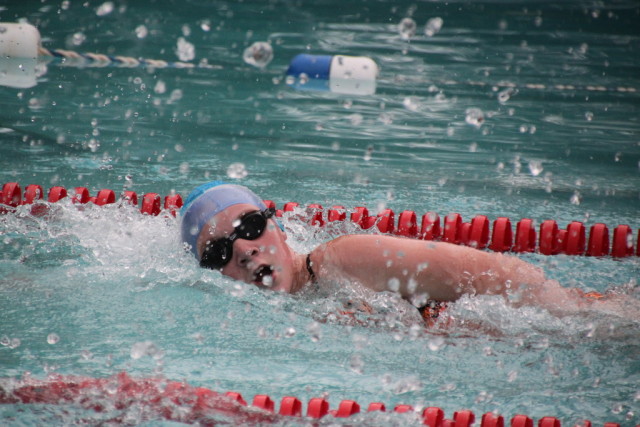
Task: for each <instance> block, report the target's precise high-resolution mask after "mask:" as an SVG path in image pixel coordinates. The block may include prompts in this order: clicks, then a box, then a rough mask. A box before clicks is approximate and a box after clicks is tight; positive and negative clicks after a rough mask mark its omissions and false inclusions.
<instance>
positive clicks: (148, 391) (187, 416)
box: [0, 372, 619, 427]
mask: <svg viewBox="0 0 640 427" xmlns="http://www.w3.org/2000/svg"><path fill="white" fill-rule="evenodd" d="M0 404H50V405H56V404H65V405H77V406H79V407H82V408H84V409H90V410H93V411H96V412H107V411H109V412H111V411H112V409H107V408H109V407H111V408H116V409H117V410H120V411H122V410H127V409H128V408H130V407H140V406H144V407H145V411H143V413H144V414H145V415H146V419H144V420H140V421H152V420H154V419H162V418H164V419H166V420H169V421H176V422H181V423H190V424H198V425H214V424H216V420H215V418H213V419H212V418H211V417H212V416H216V415H221V416H225V417H227V419H228V418H231V419H232V420H233V423H238V424H252V425H263V424H274V423H278V424H281V423H282V422H284V421H285V420H284V419H282V417H302V416H303V413H304V414H306V417H308V418H311V419H320V418H323V417H325V416H328V415H330V416H333V417H336V418H348V417H351V416H354V415H356V414H358V413H360V412H361V406H360V404H359V403H358V402H356V401H354V400H342V401H341V402H340V403H339V405H338V408H337V409H336V410H331V409H330V407H329V402H328V401H327V400H326V399H323V398H318V397H315V398H312V399H310V400H309V402H308V404H307V410H306V412H304V410H303V403H302V402H301V401H300V400H299V399H298V398H296V397H293V396H285V397H283V398H282V400H281V402H280V407H279V409H278V410H277V412H276V409H275V403H274V400H272V399H271V398H270V397H269V396H267V395H264V394H258V395H256V396H254V398H253V401H252V404H251V407H252V408H249V407H248V406H249V405H248V404H247V401H246V400H245V399H244V397H243V396H242V395H241V394H240V393H237V392H233V391H228V392H226V393H218V392H215V391H212V390H209V389H207V388H203V387H193V386H190V385H189V384H186V383H183V382H176V381H167V380H163V379H158V378H154V379H134V378H131V377H129V376H128V375H127V374H126V373H124V372H123V373H120V374H118V375H115V376H113V377H108V378H87V377H73V376H62V375H51V376H50V377H49V379H47V380H35V379H26V380H19V381H18V380H14V379H7V381H5V382H4V384H3V383H2V382H0ZM375 411H382V412H384V411H386V407H385V405H384V403H381V402H373V403H371V404H369V406H368V409H367V412H375ZM393 412H396V413H414V414H418V415H419V416H420V417H421V420H422V424H423V425H425V426H430V427H445V426H455V427H470V426H471V425H473V423H474V422H475V420H476V415H475V414H474V413H473V412H472V411H470V410H467V409H465V410H460V411H455V412H454V413H453V417H452V418H451V419H446V418H445V414H444V411H443V410H442V409H441V408H438V407H433V406H432V407H426V408H424V409H422V410H420V409H417V408H415V407H413V406H411V405H405V404H399V405H396V406H395V407H394V409H393ZM112 420H113V419H112ZM113 421H118V419H115V420H113ZM120 421H122V420H120ZM504 425H505V418H504V417H503V416H502V415H500V414H496V413H493V412H488V413H485V414H483V415H482V417H481V418H480V426H481V427H504ZM510 425H511V426H512V427H533V425H534V421H533V419H532V418H530V417H528V416H526V415H522V414H517V415H515V416H513V417H512V418H511V420H510ZM537 425H538V426H539V427H561V421H560V420H559V419H558V418H555V417H550V416H545V417H542V418H540V419H539V420H538V423H537ZM582 425H584V426H591V422H590V421H588V420H584V421H583V422H582ZM605 426H607V427H619V424H616V423H606V424H605Z"/></svg>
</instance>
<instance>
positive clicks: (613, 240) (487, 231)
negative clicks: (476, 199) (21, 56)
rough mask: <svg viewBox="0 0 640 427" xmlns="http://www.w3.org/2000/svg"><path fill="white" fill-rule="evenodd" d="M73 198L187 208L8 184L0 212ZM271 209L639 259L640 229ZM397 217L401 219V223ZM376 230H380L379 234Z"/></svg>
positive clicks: (319, 222) (315, 207)
mask: <svg viewBox="0 0 640 427" xmlns="http://www.w3.org/2000/svg"><path fill="white" fill-rule="evenodd" d="M66 197H70V198H71V201H72V202H73V203H78V204H86V203H93V204H95V205H98V206H104V205H109V204H114V203H122V204H129V205H132V206H134V207H136V209H138V210H139V211H140V212H141V213H142V214H143V215H154V216H155V215H160V214H168V215H173V216H175V215H176V213H177V211H178V210H179V209H180V208H181V207H182V204H183V198H182V196H181V195H180V194H177V193H176V194H169V195H167V196H165V197H164V198H163V197H161V196H160V194H158V193H147V194H145V195H143V196H142V197H141V198H139V197H138V194H137V193H136V192H134V191H124V192H123V193H122V194H121V195H119V196H117V195H116V193H115V192H114V191H113V190H110V189H102V190H99V191H98V192H97V193H96V195H95V196H91V194H90V192H89V190H88V189H87V188H86V187H75V188H73V189H71V190H67V189H66V188H65V187H61V186H54V187H51V188H50V189H49V192H48V193H47V196H46V199H45V192H44V190H43V188H42V186H40V185H36V184H30V185H27V186H26V187H25V190H24V193H23V192H22V189H21V187H20V185H19V184H18V183H17V182H8V183H5V184H4V185H3V186H2V191H0V213H8V212H10V211H12V210H14V209H15V208H17V207H18V206H20V205H33V207H32V214H34V215H39V216H43V215H46V211H47V205H46V204H45V203H42V202H47V203H56V202H58V201H60V200H62V199H64V198H66ZM264 202H265V204H266V205H267V207H269V208H273V209H276V216H278V217H282V216H283V215H284V214H285V213H287V212H290V213H292V214H296V215H299V216H300V217H301V219H303V220H305V221H307V222H308V223H309V224H311V225H313V226H318V227H323V226H325V225H326V224H328V223H331V222H334V221H347V220H348V221H351V222H353V223H355V224H357V225H359V226H360V228H362V229H364V230H369V229H372V228H373V227H376V228H377V230H378V231H379V232H381V233H386V234H394V235H398V236H404V237H409V238H414V239H422V240H437V241H443V242H449V243H454V244H458V245H466V246H471V247H475V248H478V249H489V250H491V251H494V252H516V253H526V252H536V253H540V254H543V255H559V254H564V255H576V256H581V255H586V256H597V257H603V256H611V257H614V258H625V257H631V256H640V229H638V230H637V237H636V238H635V248H634V235H633V230H632V228H631V227H630V226H629V225H627V224H620V225H618V226H616V227H615V228H614V229H613V231H612V232H610V231H609V227H607V225H606V224H603V223H596V224H593V225H591V227H590V228H589V232H588V233H587V229H586V226H585V225H584V223H582V222H580V221H571V222H570V223H569V224H568V225H567V226H566V228H564V229H563V228H560V226H559V225H558V223H557V222H556V221H555V220H552V219H547V220H544V221H542V222H541V223H540V226H539V228H538V229H537V230H536V224H535V221H534V220H533V219H531V218H523V219H521V220H519V221H518V222H517V223H516V227H515V232H514V229H513V226H512V222H511V220H510V219H509V218H507V217H498V218H496V219H495V220H493V223H491V221H490V220H489V218H488V217H487V216H486V215H476V216H475V217H473V218H472V219H471V220H470V221H468V222H465V221H463V218H462V215H460V214H459V213H450V214H448V215H446V216H444V218H442V219H441V218H440V216H439V215H438V214H437V213H436V212H426V213H425V214H423V215H422V216H421V217H418V215H417V214H416V213H415V212H414V211H411V210H405V211H402V212H401V213H400V214H399V215H396V213H395V212H394V211H393V210H391V209H383V210H382V211H380V212H379V213H377V214H373V215H372V214H370V212H369V210H368V209H367V208H366V207H362V206H359V207H356V208H354V209H347V208H345V207H344V206H341V205H335V206H332V207H331V208H329V209H325V208H323V207H322V205H320V204H315V203H314V204H309V205H308V206H301V205H300V204H299V203H297V202H288V203H285V204H284V205H283V206H282V208H281V209H279V208H278V207H277V206H276V204H275V203H274V202H273V201H272V200H265V201H264ZM396 216H397V220H396ZM374 230H375V229H374Z"/></svg>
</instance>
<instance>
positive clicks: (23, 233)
mask: <svg viewBox="0 0 640 427" xmlns="http://www.w3.org/2000/svg"><path fill="white" fill-rule="evenodd" d="M16 3H17V2H16ZM105 4H106V6H105ZM108 6H109V3H104V2H74V1H70V2H56V3H47V2H44V3H37V4H13V3H9V4H8V5H5V6H2V7H0V21H3V22H8V21H16V20H19V19H22V18H26V19H27V20H28V21H29V22H30V23H32V24H34V25H36V26H37V27H38V28H39V30H40V32H41V34H42V37H43V45H44V46H45V47H48V48H63V49H73V50H77V51H81V52H99V53H109V54H111V55H124V56H132V57H144V58H152V59H163V60H167V61H177V60H179V59H180V58H179V56H178V53H177V52H176V50H177V46H178V40H179V39H180V38H183V39H184V41H186V42H188V43H191V44H192V45H193V47H194V48H195V57H194V59H193V61H192V62H194V63H196V64H198V63H200V62H201V61H202V60H204V59H206V60H207V63H208V64H210V65H213V67H209V68H197V69H192V70H187V69H178V68H167V69H150V68H142V67H140V68H117V67H92V66H90V64H86V65H85V66H78V65H77V64H76V65H74V64H61V63H57V62H51V63H48V64H47V65H46V68H44V69H42V70H41V71H40V73H41V76H40V77H39V78H38V81H37V84H36V85H34V86H33V87H31V88H27V89H18V88H11V87H0V99H1V103H0V128H1V132H0V170H1V171H2V172H0V177H1V179H0V183H4V182H10V181H17V182H20V183H21V184H22V185H23V187H24V186H26V185H27V184H31V183H34V184H40V185H42V186H43V187H45V189H46V188H49V187H51V186H54V185H62V186H65V187H67V188H73V187H75V186H86V187H88V188H89V189H90V191H91V192H92V194H95V193H96V192H97V191H98V190H99V189H102V188H110V189H113V190H115V191H116V192H118V193H119V192H121V191H122V190H133V191H136V192H137V193H138V194H139V195H142V194H144V193H147V192H157V193H160V194H163V195H164V194H169V193H170V192H172V191H175V192H178V193H181V194H183V195H185V194H186V193H187V192H188V191H189V190H190V189H191V188H193V187H194V186H195V185H197V184H200V183H202V182H204V181H206V180H209V179H214V178H224V179H228V180H231V181H234V182H240V183H242V184H245V185H248V186H250V187H251V188H253V189H254V190H255V191H256V192H258V193H259V194H260V195H262V196H263V197H264V198H267V199H272V200H274V201H275V202H276V203H277V204H278V205H279V206H281V205H282V204H283V203H285V202H289V201H296V202H299V203H301V204H303V205H304V204H309V203H320V204H322V205H323V206H332V205H334V204H340V205H343V206H345V207H347V208H352V207H355V206H367V207H368V208H369V209H370V210H372V211H376V210H377V209H379V208H382V207H389V208H391V209H393V210H394V211H396V212H398V213H399V212H401V211H402V210H405V209H411V210H415V211H416V212H417V213H419V214H422V213H424V212H427V211H436V212H438V213H440V215H441V216H444V215H446V214H447V213H450V212H459V213H460V214H461V215H462V216H463V218H464V219H466V220H468V219H470V218H472V217H473V216H475V215H476V214H484V215H487V216H489V218H491V219H493V218H496V217H498V216H508V217H510V218H511V219H512V222H514V223H515V222H516V221H517V220H519V219H520V218H525V217H528V218H533V219H534V220H535V221H536V222H537V223H538V224H539V223H541V222H542V221H544V220H546V219H554V220H556V221H558V223H559V225H560V226H561V227H564V226H566V224H568V223H569V222H570V221H572V220H578V221H583V222H585V224H586V225H587V228H588V227H589V226H590V225H592V224H594V223H596V222H604V223H606V224H607V225H609V227H610V228H613V227H615V226H616V225H618V224H628V225H629V226H631V227H632V228H633V230H634V237H636V238H637V230H638V228H639V227H640V216H639V215H638V214H639V212H640V192H639V190H638V189H639V188H640V139H639V136H638V135H640V132H639V131H640V124H639V121H638V118H639V117H640V55H639V52H640V34H639V33H638V29H637V21H638V18H639V17H640V3H638V2H632V1H629V2H598V3H594V2H586V1H571V2H563V3H562V4H561V5H556V4H553V3H551V2H538V1H529V2H474V3H466V2H448V3H439V2H429V3H412V2H383V1H380V2H333V1H322V2H314V4H313V5H312V4H308V5H305V4H299V3H296V2H269V3H268V4H265V3H263V2H249V1H245V2H241V3H235V2H228V3H224V2H216V3H209V2H198V1H183V2H172V1H159V2H150V3H148V4H144V5H143V4H137V2H130V3H124V2H122V3H120V2H114V3H113V8H112V10H111V11H110V12H109V13H106V12H108V11H109V9H110V8H109V7H108ZM408 16H411V17H413V19H414V20H415V21H416V23H417V24H418V29H417V33H416V35H415V36H414V37H412V38H410V39H409V40H406V39H403V38H402V37H401V35H400V34H399V32H398V29H397V26H398V23H399V22H400V21H401V20H402V19H403V18H405V17H408ZM434 17H440V18H442V22H443V25H442V28H441V30H440V31H439V32H437V33H436V34H434V35H433V36H431V37H428V36H426V35H424V31H423V29H424V25H425V23H426V22H427V20H428V19H430V18H434ZM255 41H270V42H271V44H272V46H273V51H274V59H273V61H272V62H271V63H269V64H268V65H267V66H266V67H265V68H263V69H259V68H256V67H253V66H251V65H248V64H246V63H244V62H243V59H242V54H243V51H244V49H245V48H246V47H247V46H249V45H250V44H251V43H253V42H255ZM183 53H184V52H183ZM298 53H317V54H347V55H364V56H368V57H371V58H372V59H374V60H375V61H376V62H377V64H378V66H379V67H380V75H379V79H378V81H377V91H376V93H375V94H374V95H370V96H357V95H340V94H333V93H328V92H305V91H296V90H294V89H292V88H290V87H289V86H287V85H286V81H285V80H286V79H285V77H284V73H285V70H286V68H287V65H288V63H289V61H290V60H291V58H293V57H294V56H295V55H296V54H298ZM539 85H544V86H539ZM567 85H573V88H569V89H567ZM469 109H479V110H480V111H481V112H482V114H483V117H484V120H483V121H482V123H481V124H479V125H478V123H476V124H474V122H473V120H472V117H470V116H469ZM469 122H471V123H469ZM236 164H241V165H242V167H240V169H241V170H244V173H246V176H244V177H241V178H238V177H239V176H242V175H244V173H241V174H238V173H237V172H235V173H233V172H232V173H230V169H229V168H230V166H232V165H236ZM236 167H237V165H236ZM235 170H236V171H237V169H235ZM284 223H285V226H286V227H287V229H288V231H289V234H290V239H289V240H290V243H291V244H292V245H293V246H294V247H295V248H296V249H298V250H300V251H308V250H310V249H311V248H313V247H314V246H315V245H316V244H318V243H320V242H322V241H324V240H326V239H328V238H330V237H332V236H336V235H339V234H341V233H343V232H345V231H348V227H346V229H347V230H345V229H341V228H340V227H338V228H337V229H327V230H324V231H319V232H318V231H317V230H315V229H313V228H311V227H309V226H307V225H305V224H303V223H301V222H300V221H299V220H296V219H295V218H288V219H285V221H284ZM0 236H1V238H2V249H1V251H0V277H1V278H0V293H1V296H0V313H1V314H0V316H1V317H0V337H1V338H2V346H1V347H0V377H2V378H8V377H18V378H19V377H21V376H22V375H24V374H25V373H26V372H29V373H31V375H33V376H35V377H38V378H45V377H46V375H47V374H48V373H52V372H55V373H60V374H72V375H86V376H93V377H105V376H109V375H113V374H116V373H118V372H121V371H126V372H127V373H129V374H130V375H132V376H138V377H149V376H156V375H160V376H163V377H166V378H168V379H171V380H178V381H180V380H185V381H187V382H188V383H190V384H193V385H199V386H205V387H209V388H212V389H215V390H219V391H226V390H234V391H238V392H241V393H242V394H243V395H244V396H245V398H247V399H251V398H252V397H253V395H254V394H258V393H259V394H269V395H270V396H272V397H273V398H274V400H276V401H279V399H280V398H281V397H283V396H286V395H293V396H296V397H298V398H300V399H301V400H302V401H303V402H306V401H308V400H309V399H310V398H311V397H316V396H326V397H327V398H328V399H329V401H330V402H331V406H332V407H333V408H335V407H337V405H338V403H339V402H340V400H342V399H354V400H357V401H358V402H359V403H360V404H361V405H362V406H363V407H366V405H368V403H369V402H371V401H383V402H385V403H386V404H387V407H392V406H394V405H395V404H399V403H404V404H411V405H415V406H421V405H422V406H428V405H435V406H440V407H442V408H443V409H444V410H445V412H446V413H447V416H451V415H452V413H453V411H455V410H459V409H463V408H466V409H471V410H473V411H474V412H475V413H476V415H477V416H479V415H480V414H482V413H484V412H486V411H493V410H495V411H497V412H500V413H502V414H504V415H505V417H511V416H513V415H514V414H516V413H524V414H527V415H529V416H531V417H534V418H539V417H542V416H545V415H551V416H556V417H558V418H560V419H562V421H563V423H565V424H567V425H568V424H569V423H573V422H576V421H577V420H579V419H583V418H589V419H591V420H592V421H594V422H596V423H602V422H604V421H615V422H618V423H621V424H622V425H635V424H637V423H638V422H640V421H639V420H640V418H639V415H638V413H639V412H640V389H639V388H638V384H640V365H639V363H638V357H637V355H638V354H640V339H639V337H640V334H639V332H640V331H639V326H638V323H637V322H635V323H634V322H631V321H626V320H624V319H620V318H616V317H604V316H597V315H589V314H587V315H585V316H576V317H569V318H564V319H558V318H555V317H553V316H551V315H549V314H548V313H546V312H545V311H543V310H539V309H534V308H528V309H514V308H511V307H509V306H506V305H505V304H504V303H503V302H502V301H501V300H500V299H493V298H469V299H464V300H463V301H461V302H460V303H458V304H456V305H455V307H452V308H451V309H450V310H451V315H452V316H454V317H456V318H457V319H458V321H457V322H456V327H455V328H449V329H436V330H432V331H425V330H424V329H423V328H420V327H415V326H413V327H412V326H411V325H412V324H413V323H412V322H413V321H414V320H415V318H414V317H413V315H412V312H411V310H410V308H409V307H407V306H402V305H398V304H397V303H395V302H394V301H392V300H391V298H389V296H386V295H383V296H373V295H361V294H359V293H358V292H357V291H349V290H340V291H336V292H335V293H333V294H330V295H302V296H295V297H292V296H285V295H274V294H272V293H268V292H262V291H259V290H257V289H253V288H251V287H250V286H247V285H244V284H238V283H235V282H232V281H230V280H227V279H225V278H223V277H220V276H219V275H217V274H213V273H212V272H209V271H202V270H201V269H199V268H197V267H196V266H195V265H194V263H193V261H192V260H190V259H189V257H187V256H185V255H184V254H182V253H181V252H180V250H179V242H178V240H177V224H176V221H175V219H173V218H172V217H166V216H160V217H147V216H142V215H140V214H138V213H137V212H135V211H134V210H133V209H130V208H127V207H119V206H115V205H113V206H108V207H103V208H97V207H91V206H87V207H86V208H85V209H84V210H79V209H77V208H76V207H75V206H72V205H71V204H69V203H65V202H61V203H58V204H56V205H55V206H54V207H53V209H52V211H51V212H50V215H49V216H48V217H45V218H43V217H37V216H32V215H31V214H30V213H29V209H28V208H27V207H22V208H20V209H18V210H17V212H14V213H11V214H8V215H4V216H2V217H0ZM519 256H521V257H522V258H524V259H526V260H528V261H531V262H533V263H535V264H537V265H540V266H542V267H544V268H545V270H546V271H547V274H548V275H549V276H550V277H553V278H556V279H558V280H560V281H561V283H563V284H564V285H566V286H573V287H578V288H581V289H584V290H598V291H606V290H614V291H616V292H619V293H626V294H628V295H629V298H635V299H638V298H640V295H639V294H638V289H637V278H638V277H639V276H640V275H639V270H640V268H639V267H640V263H639V262H638V258H637V257H634V258H629V259H624V260H616V259H612V258H585V257H567V256H553V257H545V256H541V255H537V254H529V255H519ZM354 293H356V294H357V296H359V297H361V298H365V299H367V300H368V301H369V302H370V303H371V304H372V305H374V307H376V308H377V311H378V314H376V315H374V316H371V317H368V318H363V319H360V320H361V322H359V323H358V324H354V322H352V321H350V320H349V319H344V318H336V317H335V316H333V313H335V311H336V310H338V309H339V308H340V306H341V305H340V304H341V301H342V300H345V299H347V298H349V297H353V296H354V295H353V294H354ZM0 411H1V412H0V413H1V414H2V418H3V419H4V420H5V421H7V422H9V423H14V424H24V425H28V424H33V423H34V422H35V423H45V422H53V423H58V424H59V423H72V422H75V421H78V420H81V419H91V420H94V421H96V422H97V421H100V420H106V419H108V416H107V415H104V414H98V413H96V414H94V413H91V414H87V413H86V412H85V411H82V410H80V409H74V408H73V407H71V406H66V407H64V408H59V407H53V408H44V409H43V408H41V407H37V405H34V407H25V408H22V407H16V406H12V405H5V406H3V407H2V408H0ZM128 415H129V416H130V417H132V419H133V420H136V416H138V415H137V413H135V412H134V411H131V412H130V413H129V414H128ZM374 419H375V418H374ZM366 420H367V418H366V417H364V418H361V421H363V422H364V421H366ZM368 420H369V421H370V422H372V419H371V418H369V419H368ZM412 421H415V419H413V418H408V417H407V416H405V415H396V416H392V417H389V418H388V419H387V418H385V419H384V422H385V423H388V424H398V425H400V424H406V423H409V422H412ZM378 422H381V421H380V419H378ZM416 424H417V422H416Z"/></svg>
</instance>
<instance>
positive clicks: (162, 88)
mask: <svg viewBox="0 0 640 427" xmlns="http://www.w3.org/2000/svg"><path fill="white" fill-rule="evenodd" d="M153 91H154V92H155V93H157V94H159V95H161V94H163V93H165V92H166V91H167V85H166V84H165V83H164V82H163V81H162V80H158V81H157V82H156V85H155V86H154V87H153Z"/></svg>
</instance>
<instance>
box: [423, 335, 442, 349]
mask: <svg viewBox="0 0 640 427" xmlns="http://www.w3.org/2000/svg"><path fill="white" fill-rule="evenodd" d="M427 345H428V347H429V350H431V351H438V350H440V349H441V348H442V347H444V338H442V337H432V338H431V339H429V342H428V344H427Z"/></svg>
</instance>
